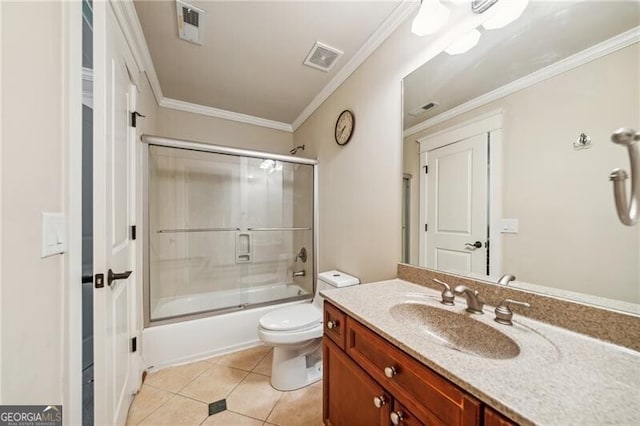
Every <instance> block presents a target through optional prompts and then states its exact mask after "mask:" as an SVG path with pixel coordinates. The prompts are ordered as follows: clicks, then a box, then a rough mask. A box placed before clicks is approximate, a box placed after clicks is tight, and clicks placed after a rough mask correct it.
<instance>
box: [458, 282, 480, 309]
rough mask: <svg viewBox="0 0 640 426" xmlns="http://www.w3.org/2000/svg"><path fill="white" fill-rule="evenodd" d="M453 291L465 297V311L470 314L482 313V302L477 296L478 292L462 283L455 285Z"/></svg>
mask: <svg viewBox="0 0 640 426" xmlns="http://www.w3.org/2000/svg"><path fill="white" fill-rule="evenodd" d="M453 292H454V293H455V294H456V295H458V296H464V297H465V298H466V299H467V312H471V313H472V314H482V307H483V306H484V303H483V302H482V301H481V300H480V299H479V298H478V294H479V293H478V292H477V291H476V290H471V289H470V288H469V287H467V286H464V285H459V286H456V287H455V288H454V289H453Z"/></svg>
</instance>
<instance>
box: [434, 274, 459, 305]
mask: <svg viewBox="0 0 640 426" xmlns="http://www.w3.org/2000/svg"><path fill="white" fill-rule="evenodd" d="M433 281H434V282H437V283H438V284H440V285H441V286H443V287H444V290H442V300H441V301H440V303H442V304H443V305H449V306H453V305H454V303H453V302H454V300H455V298H456V296H454V295H453V293H452V292H451V287H449V284H447V283H445V282H444V281H440V280H439V279H437V278H434V279H433Z"/></svg>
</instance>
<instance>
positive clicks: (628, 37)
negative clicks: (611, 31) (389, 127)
mask: <svg viewBox="0 0 640 426" xmlns="http://www.w3.org/2000/svg"><path fill="white" fill-rule="evenodd" d="M638 42H640V26H639V27H635V28H632V29H630V30H629V31H626V32H624V33H622V34H618V35H617V36H615V37H612V38H610V39H608V40H605V41H603V42H601V43H598V44H596V45H594V46H591V47H589V48H587V49H585V50H583V51H581V52H578V53H576V54H573V55H571V56H568V57H567V58H565V59H562V60H560V61H558V62H556V63H553V64H551V65H548V66H546V67H544V68H542V69H539V70H538V71H535V72H532V73H531V74H528V75H526V76H524V77H522V78H519V79H518V80H515V81H512V82H511V83H508V84H506V85H504V86H502V87H499V88H497V89H495V90H493V91H491V92H488V93H485V94H484V95H481V96H478V97H477V98H474V99H471V100H470V101H468V102H465V103H463V104H461V105H458V106H457V107H455V108H452V109H450V110H448V111H445V112H443V113H442V114H438V115H436V116H435V117H432V118H429V119H428V120H425V121H423V122H421V123H418V124H416V125H415V126H412V127H410V128H408V129H407V130H405V131H404V132H403V133H402V135H403V137H405V138H406V137H407V136H411V135H413V134H415V133H418V132H421V131H423V130H426V129H428V128H429V127H432V126H435V125H436V124H439V123H442V122H444V121H447V120H450V119H452V118H454V117H457V116H458V115H461V114H464V113H465V112H469V111H471V110H473V109H476V108H478V107H481V106H483V105H486V104H488V103H490V102H493V101H495V100H498V99H500V98H503V97H505V96H508V95H511V94H512V93H515V92H518V91H520V90H523V89H526V88H527V87H531V86H533V85H534V84H537V83H540V82H541V81H544V80H547V79H550V78H552V77H555V76H557V75H559V74H562V73H564V72H567V71H570V70H572V69H574V68H577V67H579V66H581V65H584V64H586V63H588V62H591V61H594V60H596V59H599V58H602V57H603V56H606V55H608V54H610V53H613V52H616V51H618V50H620V49H624V48H625V47H628V46H630V45H632V44H634V43H638Z"/></svg>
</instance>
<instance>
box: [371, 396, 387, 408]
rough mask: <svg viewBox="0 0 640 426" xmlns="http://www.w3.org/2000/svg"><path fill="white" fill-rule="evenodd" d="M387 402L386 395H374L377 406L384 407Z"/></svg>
mask: <svg viewBox="0 0 640 426" xmlns="http://www.w3.org/2000/svg"><path fill="white" fill-rule="evenodd" d="M386 403H387V400H386V399H385V397H384V395H380V396H374V397H373V405H375V406H376V407H377V408H382V406H383V405H384V404H386Z"/></svg>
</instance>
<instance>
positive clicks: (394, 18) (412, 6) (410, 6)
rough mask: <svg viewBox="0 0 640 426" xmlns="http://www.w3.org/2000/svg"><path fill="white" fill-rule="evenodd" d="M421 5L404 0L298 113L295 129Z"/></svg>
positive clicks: (413, 0) (293, 124) (414, 1)
mask: <svg viewBox="0 0 640 426" xmlns="http://www.w3.org/2000/svg"><path fill="white" fill-rule="evenodd" d="M419 5H420V2H418V1H416V0H402V2H401V3H400V4H399V5H398V6H397V7H396V8H395V9H394V11H393V12H392V13H391V15H389V16H388V17H387V19H385V21H384V22H383V23H382V24H381V25H380V27H378V29H377V30H376V31H375V32H374V33H373V34H372V35H371V37H369V38H368V39H367V41H366V42H365V43H364V44H363V45H362V47H361V48H360V49H359V50H358V51H357V52H356V54H355V55H353V57H352V58H351V59H350V60H349V62H347V63H346V64H345V66H343V67H342V68H341V69H340V70H339V71H338V72H337V73H336V75H335V76H334V77H333V78H332V79H331V80H330V81H329V83H327V85H326V86H324V88H323V89H322V90H321V91H320V93H318V94H317V95H316V96H315V97H314V98H313V100H312V101H311V102H310V103H309V104H308V105H307V106H306V107H305V109H303V110H302V112H301V113H300V115H298V117H297V118H296V119H295V120H294V121H293V123H292V124H291V126H292V128H293V131H296V130H297V129H298V127H300V126H301V125H302V123H304V122H305V121H306V120H307V119H308V118H309V117H310V116H311V114H313V113H314V112H315V111H316V110H317V109H318V108H319V107H320V105H322V103H323V102H324V101H326V100H327V98H328V97H329V96H331V94H332V93H333V92H335V91H336V89H337V88H338V87H340V85H341V84H342V83H344V81H345V80H346V79H347V78H349V76H350V75H351V74H353V72H354V71H355V70H356V69H357V68H358V67H359V66H360V65H361V64H362V63H363V62H364V61H365V60H366V59H367V58H368V57H369V56H370V55H371V54H372V53H373V52H374V51H375V50H376V49H377V48H378V46H380V45H381V44H382V42H384V41H385V40H386V39H387V37H389V36H390V35H391V33H392V32H393V31H395V29H396V28H398V26H399V25H400V24H401V23H402V22H404V20H405V19H406V18H407V17H408V16H409V14H411V13H412V12H414V11H415V10H416V9H417V8H418V6H419Z"/></svg>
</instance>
